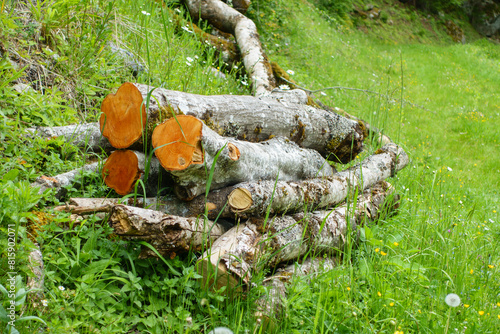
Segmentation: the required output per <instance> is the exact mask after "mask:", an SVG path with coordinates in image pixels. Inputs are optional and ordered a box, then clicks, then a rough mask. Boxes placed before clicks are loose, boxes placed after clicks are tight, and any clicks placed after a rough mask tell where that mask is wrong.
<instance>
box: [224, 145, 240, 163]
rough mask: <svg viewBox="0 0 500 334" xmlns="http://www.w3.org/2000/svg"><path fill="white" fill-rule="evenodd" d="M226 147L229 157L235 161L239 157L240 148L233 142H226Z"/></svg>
mask: <svg viewBox="0 0 500 334" xmlns="http://www.w3.org/2000/svg"><path fill="white" fill-rule="evenodd" d="M227 148H228V149H229V158H230V159H231V160H233V161H237V160H238V159H239V158H240V155H241V154H240V150H239V149H238V147H237V146H236V145H234V144H233V143H229V144H227Z"/></svg>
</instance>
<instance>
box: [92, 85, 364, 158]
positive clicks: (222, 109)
mask: <svg viewBox="0 0 500 334" xmlns="http://www.w3.org/2000/svg"><path fill="white" fill-rule="evenodd" d="M148 94H151V96H150V97H149V98H148ZM139 95H140V97H139ZM130 96H134V99H133V100H132V99H131V98H130ZM272 96H273V97H272V98H271V97H265V98H255V97H253V96H246V95H239V96H234V95H213V96H204V95H196V94H189V93H184V92H178V91H171V90H167V89H164V88H154V87H151V86H147V85H142V84H132V83H124V84H123V85H122V86H121V87H120V88H119V89H118V91H117V92H116V94H110V95H108V96H107V97H106V99H105V100H104V101H103V104H102V106H101V111H102V113H103V114H102V116H101V127H104V130H106V127H108V128H109V129H113V130H109V131H108V132H106V133H103V135H104V136H106V137H107V138H109V141H110V142H111V143H112V144H113V146H114V147H117V148H118V147H126V146H127V145H132V144H133V142H134V140H135V141H137V140H142V138H146V140H148V141H150V139H149V138H150V136H151V134H152V132H153V129H154V128H155V126H156V125H158V124H160V123H161V122H163V121H164V120H166V119H168V118H169V117H172V116H173V115H178V114H184V115H190V116H194V117H196V118H199V119H201V120H203V121H204V122H205V124H207V125H208V126H209V127H210V128H211V129H212V130H215V131H216V132H217V133H219V134H220V135H223V136H227V137H236V138H238V139H242V140H246V141H264V140H267V139H270V138H272V137H286V138H289V139H290V140H291V141H293V142H295V143H297V144H299V145H300V146H302V147H304V148H310V149H314V150H316V151H318V152H319V153H321V154H322V155H323V156H326V157H329V159H330V160H334V161H339V162H342V163H346V162H349V161H350V160H352V159H353V158H354V157H356V155H357V154H358V153H359V152H361V149H362V144H363V131H362V128H361V127H360V125H359V124H361V123H359V122H357V121H353V120H349V119H347V118H345V117H343V116H340V115H338V114H336V113H333V112H329V111H326V110H323V109H318V108H314V107H312V106H308V105H306V104H305V103H306V102H307V95H306V94H305V93H304V92H303V91H301V90H294V91H291V92H286V93H285V92H280V91H276V92H274V93H273V94H272ZM125 97H127V98H125ZM147 102H148V103H147ZM146 104H147V105H148V108H147V110H146V109H144V110H142V111H141V108H142V107H144V106H145V105H146ZM134 110H135V111H134ZM133 111H134V112H133ZM125 112H126V113H131V114H133V115H134V117H135V120H134V121H133V122H131V121H129V120H128V117H122V116H119V115H120V114H122V113H125ZM108 114H109V115H110V116H107V115H108ZM115 114H116V116H113V115H115ZM141 114H142V116H140V115H141ZM141 117H142V120H141ZM146 119H147V124H146ZM125 121H126V122H128V124H127V125H126V126H122V123H123V122H125ZM143 130H144V131H145V133H144V136H142V133H143ZM122 132H126V133H124V134H122ZM132 132H133V134H134V135H133V136H132V135H130V137H133V138H135V139H134V140H127V141H126V143H124V142H125V141H124V139H123V138H125V137H127V138H128V137H129V133H132ZM117 142H118V143H120V144H119V145H120V146H117V145H118V144H117Z"/></svg>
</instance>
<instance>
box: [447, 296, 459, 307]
mask: <svg viewBox="0 0 500 334" xmlns="http://www.w3.org/2000/svg"><path fill="white" fill-rule="evenodd" d="M444 301H445V302H446V304H448V306H451V307H457V306H458V305H460V297H459V296H458V295H457V294H455V293H450V294H448V295H447V296H446V297H445V299H444Z"/></svg>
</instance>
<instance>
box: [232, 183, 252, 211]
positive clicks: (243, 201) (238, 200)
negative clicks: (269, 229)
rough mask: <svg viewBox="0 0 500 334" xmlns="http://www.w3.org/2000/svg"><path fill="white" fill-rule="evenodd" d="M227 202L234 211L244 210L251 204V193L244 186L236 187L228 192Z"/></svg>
mask: <svg viewBox="0 0 500 334" xmlns="http://www.w3.org/2000/svg"><path fill="white" fill-rule="evenodd" d="M228 203H229V206H230V207H231V208H232V209H233V210H234V211H236V212H241V211H245V210H247V209H248V208H250V206H251V205H252V204H253V200H252V194H251V193H250V192H249V191H248V190H247V189H245V188H236V189H234V190H233V191H232V192H231V193H230V194H229V196H228Z"/></svg>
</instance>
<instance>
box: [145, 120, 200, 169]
mask: <svg viewBox="0 0 500 334" xmlns="http://www.w3.org/2000/svg"><path fill="white" fill-rule="evenodd" d="M202 129H203V123H202V122H201V121H200V120H199V119H197V118H196V117H193V116H186V115H179V116H176V117H172V118H169V119H168V120H166V121H165V122H164V123H162V124H160V125H158V126H157V127H156V128H155V130H154V131H153V137H152V140H151V141H152V143H153V147H154V148H155V149H156V150H155V155H156V157H157V158H158V160H159V161H160V163H161V165H162V166H163V168H165V169H166V170H183V169H186V168H187V167H188V166H189V165H191V164H202V163H203V160H204V159H203V158H204V154H203V150H202V148H201V143H200V139H201V135H202Z"/></svg>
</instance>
